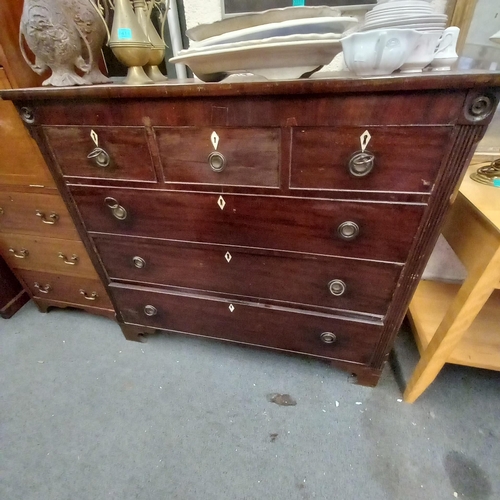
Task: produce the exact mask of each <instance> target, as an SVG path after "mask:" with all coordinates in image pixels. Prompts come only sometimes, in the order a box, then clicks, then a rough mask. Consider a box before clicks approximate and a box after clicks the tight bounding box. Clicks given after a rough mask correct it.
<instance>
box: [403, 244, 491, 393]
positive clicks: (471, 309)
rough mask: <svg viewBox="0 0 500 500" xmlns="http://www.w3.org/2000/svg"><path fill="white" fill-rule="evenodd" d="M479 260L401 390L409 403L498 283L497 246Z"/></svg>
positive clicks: (458, 339)
mask: <svg viewBox="0 0 500 500" xmlns="http://www.w3.org/2000/svg"><path fill="white" fill-rule="evenodd" d="M478 260H479V261H480V262H478V265H477V266H476V267H475V268H474V269H473V270H472V272H471V273H469V276H468V278H467V279H466V280H465V282H464V284H463V285H462V287H461V288H460V290H459V292H458V294H457V296H456V298H455V300H454V301H453V303H452V305H451V306H450V307H449V308H448V310H447V311H446V314H445V316H444V318H443V320H442V322H441V324H440V325H439V327H438V328H437V330H436V333H435V334H434V336H433V337H432V340H431V341H430V343H429V345H428V346H427V348H426V349H425V351H424V352H423V353H422V356H421V358H420V361H419V362H418V364H417V366H416V368H415V371H414V372H413V375H412V377H411V379H410V381H409V382H408V385H407V387H406V390H405V392H404V396H403V397H404V400H405V401H406V402H408V403H413V402H414V401H415V400H416V399H417V398H418V397H419V396H420V395H421V394H422V393H423V392H424V390H425V389H426V388H427V387H428V386H429V384H431V383H432V381H433V380H434V379H435V378H436V376H437V374H438V373H439V371H440V370H441V368H442V367H443V365H444V364H445V363H446V361H447V360H448V358H449V356H450V354H451V353H452V352H453V350H454V349H455V347H456V346H457V344H458V342H459V341H460V339H461V338H462V337H463V335H464V334H465V332H466V331H467V329H468V328H469V326H470V325H471V324H472V322H473V321H474V318H475V317H476V316H477V314H478V313H479V312H480V311H481V309H482V307H483V306H484V304H485V303H486V301H487V300H488V298H489V297H490V295H491V294H492V292H493V290H494V289H495V288H496V285H497V284H498V279H499V273H500V248H499V247H496V248H492V249H488V248H485V249H484V253H483V255H481V258H480V259H478Z"/></svg>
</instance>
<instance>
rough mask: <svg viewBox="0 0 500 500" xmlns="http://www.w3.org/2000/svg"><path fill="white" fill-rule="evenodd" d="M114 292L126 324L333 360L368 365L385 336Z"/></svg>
mask: <svg viewBox="0 0 500 500" xmlns="http://www.w3.org/2000/svg"><path fill="white" fill-rule="evenodd" d="M110 290H111V293H112V294H113V296H114V297H115V299H116V301H117V303H118V307H119V308H120V311H121V313H122V315H123V318H124V320H125V322H127V323H135V324H140V325H145V326H150V327H156V328H162V329H166V330H173V331H178V332H184V333H191V334H195V335H202V336H206V337H213V338H219V339H225V340H232V341H236V342H242V343H245V344H253V345H259V346H264V347H271V348H276V349H282V350H286V351H293V352H299V353H305V354H311V355H314V356H319V357H324V358H330V359H339V360H346V361H352V362H358V363H368V362H369V361H370V358H371V354H372V352H373V349H374V348H375V346H376V344H377V341H378V340H379V337H380V333H381V327H379V326H376V325H373V324H367V323H357V322H353V321H344V320H340V319H337V318H331V317H325V316H318V315H310V314H302V313H298V312H296V311H295V312H293V311H290V310H288V311H285V310H273V309H269V308H264V307H258V306H254V305H249V304H246V305H243V304H239V303H237V304H235V303H232V302H229V301H226V300H209V299H205V298H201V297H192V296H179V295H173V294H168V293H162V292H156V291H143V290H140V289H127V288H124V287H118V286H116V285H114V286H113V285H111V288H110ZM147 306H150V307H147ZM151 306H152V307H151ZM148 314H153V315H148ZM325 332H330V333H333V334H334V335H335V336H336V341H335V342H333V343H331V344H327V343H325V342H323V341H322V340H321V334H322V333H325Z"/></svg>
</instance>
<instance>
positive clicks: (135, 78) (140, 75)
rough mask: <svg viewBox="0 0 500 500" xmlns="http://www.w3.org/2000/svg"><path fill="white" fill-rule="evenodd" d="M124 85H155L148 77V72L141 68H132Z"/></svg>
mask: <svg viewBox="0 0 500 500" xmlns="http://www.w3.org/2000/svg"><path fill="white" fill-rule="evenodd" d="M123 83H125V84H126V85H144V84H147V83H153V80H152V79H151V78H149V76H148V75H146V72H145V71H144V69H143V68H142V67H141V66H131V67H130V68H129V69H128V72H127V77H126V78H125V81H124V82H123Z"/></svg>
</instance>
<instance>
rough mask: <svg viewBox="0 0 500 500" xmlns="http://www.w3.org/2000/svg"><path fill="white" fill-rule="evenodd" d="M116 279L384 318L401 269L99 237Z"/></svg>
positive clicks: (97, 240)
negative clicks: (351, 311) (368, 314)
mask: <svg viewBox="0 0 500 500" xmlns="http://www.w3.org/2000/svg"><path fill="white" fill-rule="evenodd" d="M94 243H95V245H96V247H97V249H98V252H99V255H100V257H101V259H102V261H103V263H104V266H105V268H106V271H107V273H108V275H109V277H110V278H111V279H116V280H130V281H136V282H142V283H152V284H158V285H170V286H175V287H184V288H190V289H198V290H211V291H215V292H220V293H225V294H230V295H238V296H245V297H251V298H261V299H271V300H278V301H286V302H292V303H294V305H298V304H302V305H307V306H321V307H328V308H337V309H349V310H353V311H359V312H366V313H371V314H378V315H384V314H385V312H386V310H387V306H388V304H389V302H390V300H391V297H392V293H393V291H394V288H395V286H396V282H397V279H398V275H399V272H400V267H399V266H395V265H392V264H383V263H376V264H375V263H370V262H366V261H354V260H351V259H339V258H321V259H319V258H315V257H304V256H302V257H300V256H297V255H296V256H295V257H293V256H290V255H287V256H277V255H266V254H257V253H252V252H251V251H248V250H247V251H245V250H241V249H238V248H235V247H223V246H222V247H217V248H213V247H210V248H208V249H207V248H203V247H200V246H195V245H189V246H188V245H175V244H166V243H164V244H162V243H160V242H147V243H146V242H140V241H130V240H129V239H123V238H117V237H113V238H109V237H95V238H94Z"/></svg>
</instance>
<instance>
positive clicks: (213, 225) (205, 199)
mask: <svg viewBox="0 0 500 500" xmlns="http://www.w3.org/2000/svg"><path fill="white" fill-rule="evenodd" d="M71 192H72V194H73V197H74V199H75V202H76V204H77V206H78V209H79V210H80V213H81V215H82V217H83V220H84V222H85V225H86V226H87V230H88V231H91V232H102V233H114V234H123V235H133V236H149V237H154V238H162V239H168V240H177V241H191V242H203V243H216V244H222V245H241V246H245V247H253V248H269V249H277V250H288V251H294V252H307V253H315V254H324V255H341V256H346V257H356V258H366V259H376V260H388V261H393V262H405V261H406V257H407V253H408V250H409V248H410V245H411V243H412V242H413V239H414V237H415V234H416V231H417V228H418V226H419V223H420V220H421V217H422V214H423V211H424V208H425V205H420V204H407V205H405V204H398V203H363V202H345V201H331V200H324V199H306V198H287V197H267V196H246V195H226V194H224V195H219V194H212V193H207V194H201V193H189V192H179V191H175V192H172V191H169V192H154V191H142V190H130V189H112V188H103V187H95V188H93V189H92V190H89V189H87V188H85V187H79V186H72V187H71ZM341 232H343V234H344V236H342V235H341Z"/></svg>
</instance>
